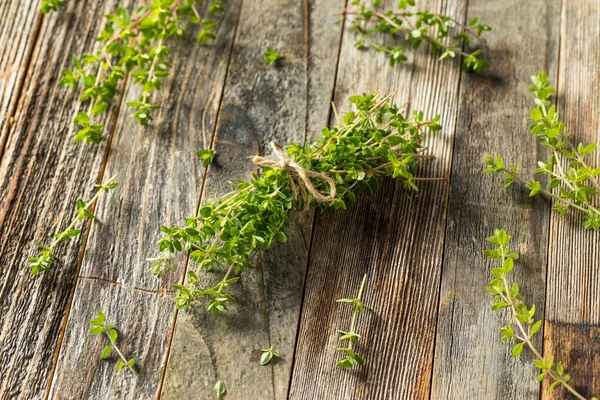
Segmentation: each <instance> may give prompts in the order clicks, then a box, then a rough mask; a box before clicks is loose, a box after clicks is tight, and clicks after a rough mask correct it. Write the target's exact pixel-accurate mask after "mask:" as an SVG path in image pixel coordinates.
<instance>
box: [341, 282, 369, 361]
mask: <svg viewBox="0 0 600 400" xmlns="http://www.w3.org/2000/svg"><path fill="white" fill-rule="evenodd" d="M366 282H367V275H366V274H365V276H364V277H363V280H362V283H361V284H360V289H359V290H358V296H356V298H355V299H338V300H336V301H337V302H338V303H346V304H348V305H349V306H350V307H351V308H352V322H351V323H350V330H349V331H347V332H346V331H341V330H338V333H339V334H340V335H341V336H340V341H344V340H347V341H348V346H347V347H337V348H336V350H338V351H341V352H343V353H344V357H342V358H340V359H339V360H338V362H337V365H338V366H339V367H342V368H352V367H354V366H355V365H364V363H365V361H364V360H363V358H362V357H361V356H360V355H359V354H358V353H357V352H355V351H354V349H353V346H354V343H356V342H358V339H360V335H359V334H358V333H356V332H355V331H354V329H355V328H356V320H357V317H358V314H362V313H363V312H364V311H365V308H368V307H367V306H365V305H364V304H363V302H362V295H363V292H364V289H365V283H366Z"/></svg>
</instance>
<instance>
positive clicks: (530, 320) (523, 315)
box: [485, 229, 598, 400]
mask: <svg viewBox="0 0 600 400" xmlns="http://www.w3.org/2000/svg"><path fill="white" fill-rule="evenodd" d="M510 238H511V237H510V236H509V235H508V233H506V231H505V230H504V229H495V230H494V235H493V236H490V237H488V238H486V239H485V240H486V241H487V242H488V243H489V244H490V245H492V246H495V248H493V249H488V250H485V255H486V256H487V257H488V258H491V259H495V260H499V263H500V265H499V266H497V267H495V268H493V269H492V275H493V276H494V278H493V279H492V280H491V281H490V283H489V285H488V287H487V291H488V292H489V293H490V294H491V295H493V296H494V305H493V306H492V310H493V311H500V310H503V309H506V310H508V314H509V319H510V320H511V321H512V322H511V323H509V324H508V325H507V326H506V327H504V328H502V329H500V333H501V334H502V340H504V341H512V342H515V346H514V348H513V351H512V355H513V357H518V356H519V355H520V354H521V352H522V351H523V348H524V347H525V346H527V347H528V348H529V349H530V350H531V352H532V353H533V354H534V355H535V357H536V358H535V360H533V363H534V365H535V366H536V368H538V369H539V370H540V375H539V376H538V382H541V381H542V380H543V379H544V378H548V379H550V381H551V383H550V386H549V387H548V391H547V394H550V392H552V390H553V389H554V388H555V387H556V386H558V385H560V386H562V387H563V388H565V389H566V390H568V391H569V392H570V393H571V394H572V395H573V396H575V397H576V398H578V399H581V400H585V397H583V396H582V395H581V394H580V393H578V392H577V391H576V390H575V389H574V388H573V387H572V386H571V385H570V384H569V383H568V382H569V381H570V380H571V376H570V375H569V374H567V373H566V372H565V369H564V366H563V364H562V362H561V361H558V362H556V361H555V358H554V356H553V355H550V356H547V357H544V356H542V355H541V353H540V352H539V351H538V350H537V348H536V346H535V345H534V344H533V342H532V337H533V336H534V335H535V334H536V333H537V332H538V331H539V330H540V328H541V327H542V324H543V321H542V320H537V321H536V320H535V304H532V305H531V307H529V306H527V304H526V303H525V302H524V301H523V299H522V298H521V293H520V292H519V285H518V283H517V282H512V283H510V282H509V280H508V274H509V273H510V271H511V270H512V269H513V267H514V265H515V264H514V263H515V260H517V259H518V258H519V254H518V253H516V252H512V251H511V249H510V245H509V241H510ZM592 400H598V399H597V398H596V397H592Z"/></svg>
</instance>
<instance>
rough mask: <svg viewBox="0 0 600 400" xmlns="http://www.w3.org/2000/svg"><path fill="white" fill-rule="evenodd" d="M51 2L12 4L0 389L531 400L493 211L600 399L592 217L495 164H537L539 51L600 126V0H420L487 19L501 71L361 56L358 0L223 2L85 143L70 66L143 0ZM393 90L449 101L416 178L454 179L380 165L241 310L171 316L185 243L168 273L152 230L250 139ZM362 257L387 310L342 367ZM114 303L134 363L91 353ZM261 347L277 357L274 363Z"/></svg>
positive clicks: (5, 51)
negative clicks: (531, 83) (509, 312)
mask: <svg viewBox="0 0 600 400" xmlns="http://www.w3.org/2000/svg"><path fill="white" fill-rule="evenodd" d="M39 3H40V0H0V113H1V114H0V156H1V159H0V397H1V398H2V399H16V398H18V399H30V398H31V399H33V398H35V399H38V398H44V397H46V398H48V397H50V398H71V399H80V398H92V399H104V398H131V399H133V398H139V399H150V398H155V397H160V398H162V399H208V398H212V397H213V396H214V395H213V393H212V392H211V388H212V386H213V384H214V382H215V381H216V380H217V379H223V380H224V381H225V382H226V384H227V387H228V395H227V397H226V398H228V399H283V398H286V397H289V398H292V399H355V398H356V399H426V398H433V399H484V398H485V399H538V398H539V397H540V395H541V393H542V392H543V390H544V389H545V385H544V386H541V387H540V386H539V385H538V384H537V383H536V380H535V376H536V374H535V371H534V369H533V368H532V365H531V364H530V363H528V362H527V361H528V359H529V356H525V357H523V358H522V359H518V360H514V359H513V358H512V357H511V356H510V348H509V346H507V345H506V344H505V343H502V342H501V341H500V337H499V333H498V329H499V328H500V326H501V325H502V324H503V321H502V318H501V317H500V316H499V315H497V314H493V313H492V312H491V311H490V309H489V305H490V298H489V295H488V294H487V293H486V291H485V286H486V284H487V282H488V280H489V279H490V273H489V271H490V263H489V262H488V261H487V260H485V259H484V257H482V250H483V248H484V247H485V244H484V241H483V238H484V237H485V236H488V235H489V234H490V233H491V232H492V230H493V228H494V227H506V228H507V229H509V230H510V231H511V233H512V234H513V237H514V240H515V244H516V247H518V249H519V250H520V251H521V253H522V259H521V262H520V263H519V264H518V268H516V269H515V271H516V275H517V277H518V279H519V281H520V282H521V283H522V290H523V292H524V293H525V295H526V296H527V298H528V299H531V300H532V301H534V302H535V303H536V305H537V306H538V310H539V315H540V316H541V315H544V316H545V318H546V324H545V326H544V331H543V338H542V337H540V338H539V344H540V346H543V350H544V352H545V353H547V354H550V353H551V352H552V353H554V354H556V355H557V356H558V357H559V358H560V359H562V360H563V361H564V363H565V364H566V365H567V366H568V369H569V371H570V372H571V375H572V376H573V379H574V382H575V386H576V387H577V389H578V390H580V391H581V392H582V393H584V394H585V395H586V396H591V395H592V393H593V392H595V393H596V395H597V394H598V393H600V374H599V373H598V367H597V366H598V365H599V362H600V329H599V323H600V303H599V301H600V300H599V299H600V232H598V233H592V232H586V231H584V230H583V229H582V228H581V227H580V222H581V219H580V216H579V215H569V216H567V217H566V218H563V219H559V218H558V217H557V215H556V214H553V213H551V212H550V204H549V203H548V202H547V201H545V200H543V199H538V198H536V199H533V200H532V199H530V198H529V197H528V196H527V192H526V191H523V190H521V189H519V188H517V187H515V188H514V189H510V190H508V191H506V192H501V191H500V190H499V187H500V185H501V183H500V179H499V178H498V177H482V175H481V170H482V164H481V157H482V156H483V155H486V154H489V153H491V152H493V151H497V152H498V153H500V154H503V155H505V156H506V158H508V159H510V160H511V161H512V162H521V164H522V165H523V166H524V167H525V170H526V172H527V173H532V172H533V169H534V165H535V161H536V160H537V159H538V158H541V157H544V151H543V150H542V149H539V148H537V147H536V144H535V143H536V141H535V138H534V137H532V136H531V135H530V134H529V133H528V129H527V125H528V124H527V122H526V121H525V118H526V117H527V115H528V109H529V107H530V106H531V104H532V98H531V96H530V94H529V93H528V91H527V89H526V84H527V83H528V79H529V76H530V75H532V74H534V73H536V72H537V71H538V69H540V68H546V69H547V70H548V71H549V73H550V76H551V78H552V81H553V82H554V83H557V85H558V103H559V109H560V111H561V113H562V115H563V118H564V119H565V120H566V122H567V124H568V126H569V127H570V128H571V130H572V131H573V132H575V134H576V137H577V138H578V139H581V140H586V141H597V140H599V139H600V137H599V132H600V129H599V125H600V123H599V122H600V118H599V117H598V111H599V110H600V104H599V99H600V97H599V96H598V91H599V90H600V81H599V79H598V74H599V72H600V71H599V69H600V63H599V60H600V0H580V1H566V0H547V1H541V0H530V1H523V0H503V1H493V0H425V1H419V2H418V7H419V8H421V9H425V8H428V9H431V10H434V11H437V12H440V13H444V14H448V15H451V16H453V17H455V18H456V19H458V20H460V21H468V20H469V19H470V18H472V17H474V16H479V17H480V19H481V21H483V22H485V23H488V24H490V25H492V26H493V32H491V33H489V34H487V35H486V37H487V40H488V44H489V47H490V50H489V52H488V54H487V55H488V57H489V60H490V61H491V63H492V68H491V69H490V70H488V71H486V72H484V73H483V74H481V75H473V74H469V73H464V72H461V70H460V68H459V66H460V64H459V62H458V61H454V62H443V63H440V62H437V61H436V58H435V57H432V56H430V55H429V54H428V52H427V51H426V49H420V50H418V51H416V52H414V56H412V55H411V59H410V60H409V62H407V63H406V64H404V65H400V66H395V67H390V66H389V65H388V64H387V61H386V60H385V59H384V57H383V56H382V55H381V54H376V53H374V52H373V51H358V50H356V49H354V48H353V43H354V42H355V40H356V37H355V34H354V33H353V32H352V31H351V29H349V28H348V26H347V24H346V25H344V24H339V25H336V24H335V21H336V20H337V18H336V17H334V16H332V13H334V12H336V11H339V10H341V9H343V8H344V7H345V6H346V3H347V1H346V0H304V1H302V0H295V1H289V0H230V2H229V5H228V6H227V11H226V13H225V14H224V15H223V16H222V17H221V18H220V25H219V32H218V39H217V40H216V41H215V42H214V43H211V44H210V45H208V46H197V45H195V44H194V42H193V38H191V39H190V40H187V41H184V42H182V43H180V44H177V45H174V52H173V64H174V73H173V74H172V77H171V78H169V80H168V81H167V82H166V84H165V90H163V91H162V97H160V98H158V99H157V101H158V102H159V103H160V104H162V109H161V110H160V112H159V113H158V114H157V116H156V119H155V121H154V123H152V124H151V125H150V126H148V127H145V128H142V127H139V126H138V125H137V123H136V122H135V121H134V120H133V118H131V117H129V116H128V114H129V110H127V107H126V106H125V105H124V103H125V101H127V100H128V99H133V98H135V97H136V95H137V94H138V93H136V91H137V90H138V89H136V88H135V87H134V85H133V84H132V82H131V80H127V82H126V84H125V88H124V90H122V92H120V94H119V95H118V97H117V98H116V99H115V101H113V103H112V106H111V108H110V110H109V113H108V114H107V116H106V130H105V135H104V139H103V141H102V143H101V144H100V145H83V144H77V143H74V142H73V140H72V137H73V134H74V129H75V128H74V127H73V126H72V125H71V123H70V121H71V119H72V117H73V116H74V115H75V113H76V111H77V110H78V109H79V108H80V106H81V105H80V102H79V100H78V97H77V95H76V94H68V93H67V92H66V90H65V89H64V88H62V87H59V86H58V84H57V83H58V79H59V77H60V75H61V70H62V68H64V67H67V66H69V64H70V60H71V56H73V55H78V54H80V53H82V52H84V51H89V50H90V49H92V48H93V46H94V38H95V36H96V33H97V32H98V30H99V29H100V21H101V20H102V15H103V14H105V13H106V12H109V11H111V10H113V9H114V8H115V6H116V5H117V4H119V3H120V4H123V5H126V6H131V5H133V3H134V0H98V1H68V7H67V8H66V10H64V11H63V12H61V13H59V14H51V15H46V16H43V15H41V13H40V11H39ZM385 3H386V4H387V6H388V7H395V6H396V3H397V0H387V1H385ZM267 46H270V47H273V48H275V49H278V50H279V51H280V52H281V53H282V54H283V55H284V56H285V60H284V62H283V64H282V66H281V67H280V68H273V67H270V66H267V65H265V64H264V62H263V60H262V57H263V54H264V50H265V48H266V47H267ZM394 89H399V92H398V95H397V101H398V102H399V103H403V102H405V101H410V107H411V108H413V109H423V110H424V111H425V113H426V114H428V115H433V114H436V113H440V114H441V116H442V123H443V125H444V130H443V131H442V133H441V134H439V135H438V136H437V137H435V138H433V139H431V140H430V143H429V144H428V145H429V148H430V151H431V153H432V154H434V155H435V156H436V157H437V159H436V160H434V161H429V162H426V163H425V164H424V166H423V168H422V170H421V172H420V173H421V174H422V176H431V177H440V176H442V177H448V181H446V182H423V183H422V184H421V190H420V192H419V193H417V194H415V193H407V192H405V191H404V190H402V188H401V185H400V183H398V182H394V181H386V182H384V184H383V185H382V188H381V189H380V190H379V191H378V192H377V193H376V194H374V195H373V196H367V195H363V196H359V200H358V203H357V204H356V205H353V206H352V207H350V209H349V210H348V211H346V212H325V213H324V214H319V215H315V214H314V213H313V212H306V213H302V214H296V215H294V218H293V223H292V224H291V226H290V227H289V238H290V240H289V242H288V243H287V244H285V245H276V246H275V247H274V248H273V249H272V250H270V251H268V252H265V253H263V254H262V255H261V257H260V259H259V262H258V266H257V268H256V270H255V271H254V272H252V273H248V274H245V275H244V277H243V278H242V280H241V281H240V284H239V285H238V287H236V288H235V289H234V293H235V295H236V297H237V298H238V299H239V303H238V304H237V305H236V306H234V307H233V309H232V311H231V312H230V313H229V314H227V315H225V316H222V317H219V318H214V317H212V316H211V315H208V314H206V313H205V312H204V311H203V310H202V309H201V307H199V308H197V309H195V310H193V311H191V312H187V311H180V312H177V311H176V310H175V308H174V302H172V301H171V298H172V297H173V295H174V293H173V290H172V286H171V285H172V284H173V283H176V282H180V281H181V280H182V279H183V276H184V271H185V269H186V266H187V260H186V259H184V258H182V259H179V260H178V261H177V266H178V270H177V272H176V273H171V274H168V275H166V276H165V278H164V279H162V280H157V279H155V278H154V277H153V276H151V275H150V274H149V273H147V272H146V270H147V268H148V263H147V262H146V261H145V259H146V258H147V257H150V256H153V255H154V254H156V253H155V242H156V240H157V239H158V238H159V237H160V232H159V231H158V229H157V228H158V226H159V225H160V224H170V223H177V222H180V221H181V220H182V219H183V217H184V216H186V215H188V214H193V213H194V212H195V210H196V208H197V207H198V204H200V203H201V202H202V201H203V199H205V198H210V197H213V196H215V195H217V194H219V193H222V192H223V191H224V190H226V181H227V180H228V179H231V178H236V177H248V176H249V175H250V173H251V172H252V171H253V169H254V168H255V166H254V165H253V164H252V163H251V161H250V156H252V155H255V154H262V153H263V152H268V147H267V146H266V144H267V143H268V142H269V141H271V140H273V139H277V140H279V141H281V142H283V143H287V142H290V141H300V142H302V141H305V140H312V139H314V138H315V137H316V136H318V135H319V132H320V129H321V128H322V127H323V126H326V125H327V124H328V123H330V122H331V120H332V117H331V112H330V102H331V101H332V100H333V101H335V103H336V105H337V107H338V108H339V109H340V110H347V109H348V103H347V102H346V98H347V97H348V95H350V94H353V93H360V92H367V91H368V92H370V91H374V90H381V91H382V92H391V91H393V90H394ZM202 129H205V130H206V134H207V135H206V137H207V140H208V143H203V140H202V137H203V135H202ZM210 146H212V147H213V148H214V149H215V150H216V153H217V154H218V156H217V158H216V160H215V164H214V165H212V166H211V167H209V168H208V170H205V169H204V168H202V166H201V165H200V164H199V160H198V159H197V157H196V156H195V154H194V152H195V151H196V150H197V149H199V148H202V147H210ZM596 161H597V162H599V161H600V160H598V159H597V160H596ZM112 175H118V181H119V182H120V183H121V185H120V186H119V188H118V189H117V190H115V191H114V192H112V193H110V194H109V195H106V196H104V197H102V198H101V199H100V201H99V203H98V205H97V207H96V210H95V212H96V213H97V215H98V216H99V217H100V219H101V220H102V221H105V222H104V223H98V224H93V225H91V227H88V229H86V230H85V234H84V235H82V236H81V237H79V238H78V239H77V240H74V241H72V242H70V243H69V244H68V245H65V246H62V247H60V248H59V253H60V262H59V263H57V265H56V267H55V268H54V270H52V271H51V272H48V273H45V274H43V275H42V276H40V277H38V278H36V279H33V278H32V277H31V276H30V272H29V268H28V263H27V259H28V258H29V257H30V256H31V255H32V254H34V253H35V247H34V246H35V243H36V242H48V241H49V240H50V239H51V235H52V234H53V233H54V232H56V231H57V230H58V229H59V228H60V227H63V226H64V225H65V222H66V221H67V220H68V219H70V218H71V216H72V215H73V211H74V200H75V199H76V198H78V197H87V196H88V195H89V194H90V192H91V190H90V188H91V186H92V185H93V184H94V183H96V182H100V181H102V180H103V179H104V178H106V177H108V176H112ZM107 221H108V222H107ZM364 273H367V274H368V282H367V287H366V294H365V301H366V303H367V304H370V305H371V306H373V308H375V310H376V312H375V313H374V314H366V316H365V317H364V318H362V319H361V320H360V323H359V326H358V330H359V331H360V333H361V334H362V335H363V340H362V342H361V344H360V348H361V351H362V352H363V354H364V355H365V358H366V360H367V364H366V365H365V366H364V367H362V368H359V369H355V370H352V371H347V370H342V369H340V368H338V367H336V366H335V361H336V359H337V357H338V356H339V354H338V353H336V352H335V351H334V350H333V347H334V346H335V343H336V340H337V336H336V333H335V332H336V328H343V327H346V326H347V325H348V322H349V318H350V313H349V310H348V308H347V307H342V306H339V305H338V304H336V303H335V302H334V300H335V299H336V298H339V297H348V296H352V295H353V294H354V293H355V292H356V290H357V288H358V286H359V284H360V280H361V279H362V276H363V274H364ZM98 309H102V310H104V311H105V312H106V314H107V315H108V317H109V319H110V320H111V321H114V323H116V324H117V326H118V327H119V330H120V337H121V344H122V346H123V349H124V351H125V352H126V353H127V354H129V355H131V356H132V357H135V358H136V359H137V361H138V364H139V365H140V367H141V372H140V374H139V375H138V376H137V377H134V376H132V375H131V374H128V373H127V372H125V373H123V372H121V373H117V372H115V370H114V364H115V362H114V360H113V361H112V362H111V361H102V360H100V359H99V351H100V349H101V346H102V345H103V344H104V339H99V338H98V337H95V336H91V335H89V334H88V327H89V324H88V321H89V320H90V319H91V318H92V317H93V316H94V314H95V313H96V312H97V310H98ZM269 344H273V345H274V346H275V347H276V348H277V349H278V350H279V352H280V353H281V355H282V359H280V360H278V361H277V362H275V363H272V364H271V365H269V366H267V367H261V366H259V364H258V361H257V360H258V358H259V354H260V351H259V349H260V348H265V347H268V346H269ZM562 396H565V394H564V393H562V392H556V394H555V395H554V398H563V397H562Z"/></svg>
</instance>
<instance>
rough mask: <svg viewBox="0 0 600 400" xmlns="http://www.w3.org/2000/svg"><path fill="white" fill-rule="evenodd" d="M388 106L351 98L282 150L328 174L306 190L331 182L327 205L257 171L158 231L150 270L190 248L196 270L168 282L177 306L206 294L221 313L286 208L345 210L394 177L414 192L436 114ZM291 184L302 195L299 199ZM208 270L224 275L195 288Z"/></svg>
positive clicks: (284, 218)
mask: <svg viewBox="0 0 600 400" xmlns="http://www.w3.org/2000/svg"><path fill="white" fill-rule="evenodd" d="M390 101H391V96H386V97H383V98H382V97H381V96H380V95H379V94H378V93H375V94H367V95H363V96H352V97H350V102H352V103H353V104H354V105H355V107H356V111H351V112H348V113H347V114H346V115H345V116H344V118H343V121H340V124H339V125H338V126H336V127H333V128H324V129H323V136H322V137H321V138H319V139H317V141H316V142H315V143H313V144H310V143H306V144H305V145H304V146H301V145H299V144H296V143H292V144H291V145H289V146H287V148H286V151H287V156H288V157H289V159H290V160H291V161H292V162H294V163H295V164H297V165H298V166H300V167H301V168H302V169H303V170H305V171H307V173H308V172H310V173H312V174H313V175H314V174H317V175H321V174H324V175H325V176H327V177H328V179H329V181H330V182H329V183H328V182H325V181H324V180H323V179H318V178H313V179H312V185H313V186H314V188H313V189H314V190H316V191H318V192H319V193H329V191H330V190H331V188H330V184H333V186H334V188H335V189H336V190H335V197H334V198H333V199H332V200H331V201H330V202H329V203H327V202H325V201H317V200H315V199H314V197H313V196H312V195H311V192H310V190H307V189H306V187H305V186H304V184H303V183H302V181H301V180H298V179H297V178H298V177H297V176H294V175H291V173H290V171H288V169H286V168H276V167H264V168H263V169H264V171H263V173H262V174H260V175H259V174H254V175H253V178H252V180H250V181H243V180H240V181H238V183H237V184H235V185H234V187H233V190H232V191H231V192H230V193H227V194H225V195H224V196H221V197H219V198H217V199H213V200H210V201H208V202H207V203H206V204H204V205H203V206H202V207H201V208H200V210H199V213H198V215H194V216H191V217H188V218H187V219H186V223H185V225H183V226H173V227H167V226H162V227H161V228H160V229H161V230H162V232H163V233H164V236H163V238H161V239H160V240H159V241H158V250H159V251H160V255H159V256H158V257H156V258H151V259H149V260H150V261H151V262H152V265H151V267H150V271H151V272H152V273H153V274H155V275H162V274H163V273H164V271H165V270H174V268H173V266H172V265H171V264H170V262H171V259H172V258H173V255H174V253H176V252H187V251H190V258H191V260H192V261H193V262H194V263H195V264H196V266H197V268H196V269H195V270H189V271H188V273H187V275H188V278H187V283H186V284H185V285H175V287H176V288H177V289H178V291H179V294H178V296H177V297H176V298H175V300H176V302H177V307H179V308H189V307H190V305H191V303H192V302H193V301H195V300H197V299H199V298H201V297H206V298H209V299H210V301H209V305H208V310H209V311H211V312H213V313H214V314H219V313H221V312H223V311H226V310H227V304H228V303H229V302H231V301H233V300H234V298H233V297H232V296H231V295H230V294H229V293H227V290H226V289H227V288H228V287H229V286H230V285H231V284H233V283H235V282H237V281H238V279H239V274H240V273H241V272H242V271H245V270H248V269H251V268H253V265H252V263H251V261H250V260H251V258H252V256H253V254H254V253H255V252H256V251H257V250H260V249H268V248H269V247H271V245H272V244H273V242H275V241H276V240H279V241H281V242H285V241H287V237H286V235H285V228H286V226H287V225H288V223H289V214H290V212H291V211H292V210H301V209H303V208H305V206H313V207H317V208H320V209H324V208H326V207H328V206H329V207H332V208H334V209H336V210H339V209H345V208H346V204H347V202H354V201H355V200H356V198H355V194H354V192H355V190H357V189H360V188H364V189H366V190H369V191H372V190H374V189H376V188H377V187H378V183H379V180H380V178H381V177H383V176H389V177H392V178H396V177H399V178H401V179H402V182H403V184H404V186H405V187H406V188H407V189H412V190H417V186H416V184H415V182H416V181H418V180H419V178H416V177H415V176H414V174H415V172H416V171H417V168H418V163H419V159H420V157H421V156H422V154H421V152H422V151H423V147H422V144H421V141H422V138H423V136H424V135H425V130H427V131H429V132H436V131H438V130H439V129H441V126H440V125H439V123H438V121H439V116H436V117H435V118H433V119H430V120H427V119H425V118H424V117H423V113H422V112H421V111H414V112H413V114H412V117H410V118H406V117H405V116H404V115H403V112H402V110H401V109H400V108H398V107H396V106H394V105H392V104H391V103H390ZM321 176H322V175H321ZM423 179H427V180H430V179H437V178H423ZM294 182H295V183H294ZM292 185H293V186H292ZM298 186H300V192H303V193H305V194H306V196H302V195H299V192H298V188H297V187H298ZM331 192H333V191H331ZM331 195H332V193H330V196H331ZM331 197H333V196H331ZM214 268H219V269H220V270H224V271H225V273H224V275H223V278H222V279H221V280H220V281H219V282H218V283H217V284H216V285H215V286H213V287H211V288H202V287H200V284H199V280H198V276H199V274H200V273H201V272H202V271H211V270H212V269H214Z"/></svg>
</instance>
